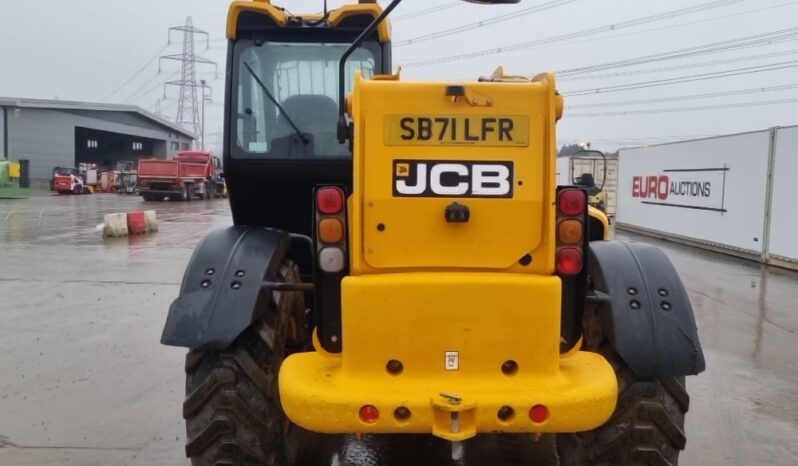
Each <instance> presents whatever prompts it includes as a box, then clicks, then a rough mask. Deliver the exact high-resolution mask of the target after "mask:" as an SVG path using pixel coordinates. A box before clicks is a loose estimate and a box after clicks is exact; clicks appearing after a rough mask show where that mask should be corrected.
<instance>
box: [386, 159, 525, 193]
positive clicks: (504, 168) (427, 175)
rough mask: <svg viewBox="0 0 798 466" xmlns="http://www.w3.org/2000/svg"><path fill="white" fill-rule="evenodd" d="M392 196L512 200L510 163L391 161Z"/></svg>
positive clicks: (511, 165)
mask: <svg viewBox="0 0 798 466" xmlns="http://www.w3.org/2000/svg"><path fill="white" fill-rule="evenodd" d="M393 195H394V196H416V197H513V163H512V162H493V161H479V162H475V161H470V162H456V161H451V160H446V161H443V160H394V162H393Z"/></svg>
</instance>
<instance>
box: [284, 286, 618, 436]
mask: <svg viewBox="0 0 798 466" xmlns="http://www.w3.org/2000/svg"><path fill="white" fill-rule="evenodd" d="M486 291H487V292H486ZM559 302H560V280H559V278H557V277H552V276H539V275H530V274H508V273H475V272H447V273H424V272H421V273H397V274H381V275H368V276H359V277H347V278H346V279H344V282H343V288H342V305H343V319H342V322H343V338H344V342H345V343H344V347H345V350H344V352H343V354H342V355H341V357H329V356H324V355H322V354H320V353H302V354H296V355H292V356H290V357H289V358H288V359H287V360H286V361H285V362H284V363H283V365H282V367H281V369H280V399H281V402H282V404H283V409H284V410H285V412H286V414H287V415H288V416H289V418H290V419H291V420H292V421H294V422H295V423H297V424H298V425H300V426H303V427H305V428H307V429H310V430H313V431H318V432H327V433H337V432H363V433H369V432H373V433H390V432H416V433H434V434H435V435H438V436H439V437H443V438H447V439H450V440H463V439H465V438H468V437H470V436H472V435H475V434H476V433H478V432H494V431H501V432H575V431H583V430H589V429H592V428H594V427H596V426H598V425H600V424H602V423H603V422H605V421H606V420H607V419H608V418H609V416H610V415H611V413H612V411H613V409H614V407H615V400H616V396H617V386H616V379H615V374H614V372H613V370H612V368H611V367H610V366H609V364H608V363H607V362H606V361H605V360H604V359H603V358H601V357H600V356H598V355H596V354H593V353H586V352H577V353H573V354H570V355H568V356H567V357H561V356H560V354H559V335H560V330H559V326H560V309H559ZM452 353H456V354H457V357H456V360H457V364H456V369H455V368H453V367H454V365H453V364H450V362H447V357H450V356H451V355H452ZM392 359H395V360H398V361H401V362H402V364H403V366H404V369H403V371H402V373H401V374H399V375H392V374H389V373H388V372H387V370H386V364H387V362H388V361H389V360H392ZM508 360H513V361H515V362H516V363H517V364H518V371H517V372H516V373H515V374H514V375H505V374H504V373H503V372H502V371H501V366H502V364H503V363H504V362H505V361H508ZM441 394H447V395H456V396H457V397H459V398H461V399H462V401H461V402H459V403H457V404H454V405H453V404H451V403H450V402H449V401H448V400H447V399H446V398H442V397H441ZM365 404H371V405H374V406H376V407H377V408H378V409H379V411H380V413H381V415H380V418H379V420H378V421H377V422H375V423H373V424H365V423H363V422H361V421H360V420H359V418H358V410H359V408H360V407H361V406H363V405H365ZM537 404H542V405H545V406H546V407H547V408H548V409H549V412H550V417H549V419H548V420H547V421H546V422H543V423H540V424H534V423H533V422H532V421H531V420H530V419H529V416H528V412H529V409H530V408H531V407H532V406H534V405H537ZM503 406H510V407H512V408H513V409H514V410H515V413H516V414H515V417H514V418H513V419H512V420H510V421H507V422H504V421H500V420H499V419H498V418H497V412H498V410H499V409H500V408H502V407H503ZM398 407H405V408H408V409H410V411H411V413H412V415H411V417H410V418H409V419H407V420H397V419H395V418H394V416H393V412H394V410H395V409H396V408H398ZM450 411H460V413H461V415H460V419H459V421H460V430H459V432H452V430H451V424H450Z"/></svg>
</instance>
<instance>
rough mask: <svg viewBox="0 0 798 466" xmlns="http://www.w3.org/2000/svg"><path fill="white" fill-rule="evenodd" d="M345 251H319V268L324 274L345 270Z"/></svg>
mask: <svg viewBox="0 0 798 466" xmlns="http://www.w3.org/2000/svg"><path fill="white" fill-rule="evenodd" d="M344 259H345V258H344V250H343V249H341V248H324V249H322V250H321V251H319V267H320V268H321V270H322V271H323V272H327V273H336V272H340V271H342V270H344V266H345V265H346V261H345V260H344Z"/></svg>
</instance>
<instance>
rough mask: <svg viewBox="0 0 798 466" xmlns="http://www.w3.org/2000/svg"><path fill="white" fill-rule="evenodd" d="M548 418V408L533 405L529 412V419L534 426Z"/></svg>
mask: <svg viewBox="0 0 798 466" xmlns="http://www.w3.org/2000/svg"><path fill="white" fill-rule="evenodd" d="M548 418H549V408H547V407H545V406H543V405H535V406H533V407H532V409H530V410H529V419H531V420H532V422H534V423H536V424H540V423H541V422H545V421H546V420H547V419H548Z"/></svg>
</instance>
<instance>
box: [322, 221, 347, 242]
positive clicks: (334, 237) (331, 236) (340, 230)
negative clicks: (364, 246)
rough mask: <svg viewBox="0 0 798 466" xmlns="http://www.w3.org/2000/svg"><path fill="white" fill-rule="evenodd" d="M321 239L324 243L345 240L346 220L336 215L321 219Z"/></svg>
mask: <svg viewBox="0 0 798 466" xmlns="http://www.w3.org/2000/svg"><path fill="white" fill-rule="evenodd" d="M319 239H320V240H321V242H322V243H327V244H335V243H340V242H342V241H343V240H344V222H342V221H341V220H340V219H338V218H335V217H325V218H323V219H321V220H320V221H319Z"/></svg>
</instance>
